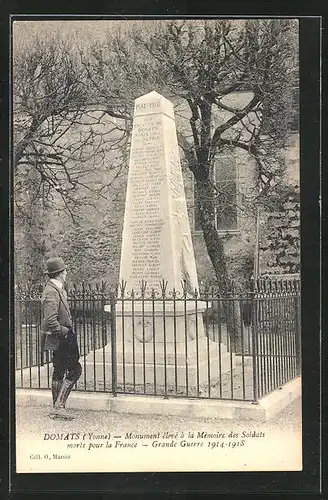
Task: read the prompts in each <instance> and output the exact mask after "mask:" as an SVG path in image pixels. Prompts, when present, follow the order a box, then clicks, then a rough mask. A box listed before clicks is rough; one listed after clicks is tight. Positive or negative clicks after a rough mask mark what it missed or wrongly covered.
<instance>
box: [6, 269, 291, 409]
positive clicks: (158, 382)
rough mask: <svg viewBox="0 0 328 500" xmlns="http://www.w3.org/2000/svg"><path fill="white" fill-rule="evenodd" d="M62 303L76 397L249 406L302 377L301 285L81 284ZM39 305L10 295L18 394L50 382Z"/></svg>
mask: <svg viewBox="0 0 328 500" xmlns="http://www.w3.org/2000/svg"><path fill="white" fill-rule="evenodd" d="M68 300H69V303H70V307H71V311H72V318H73V328H74V331H75V333H76V335H77V338H78V342H79V347H80V353H81V364H82V368H83V370H82V375H81V378H80V379H79V381H78V383H77V385H76V389H77V390H82V391H105V392H111V393H113V394H114V395H115V394H118V393H125V394H146V395H147V394H148V395H155V396H163V397H192V398H211V399H227V400H243V401H257V400H258V399H259V398H261V397H262V396H264V395H265V394H268V393H270V392H272V391H273V390H275V389H276V388H278V387H281V386H282V385H283V384H285V383H286V382H288V381H289V380H292V379H293V378H295V377H296V376H298V375H299V374H300V370H301V365H300V364H301V357H300V282H299V280H281V279H280V280H272V279H271V280H258V281H256V282H251V283H249V285H248V286H247V287H243V289H242V290H237V289H236V288H235V287H230V288H229V291H225V292H224V293H223V292H221V291H220V290H219V288H218V287H217V286H216V285H211V286H206V287H204V288H203V289H202V290H201V291H194V292H192V293H190V291H187V288H186V287H184V288H182V290H180V291H176V290H171V291H168V290H167V285H166V283H165V282H162V283H161V284H160V286H158V287H157V288H156V290H155V289H150V288H149V287H147V284H146V283H141V286H140V288H139V290H131V291H129V290H127V289H126V285H125V284H124V283H122V284H120V285H119V286H118V287H117V288H116V289H115V290H113V289H109V287H107V286H106V285H105V284H104V283H102V284H101V285H99V286H96V287H91V286H85V285H84V284H82V285H81V286H74V287H72V288H71V289H69V290H68ZM40 306H41V304H40V290H35V289H33V290H31V289H28V288H26V289H24V290H23V289H18V290H16V297H15V318H16V320H15V354H16V355H15V363H16V386H17V387H30V388H34V387H35V388H49V387H50V385H51V371H52V365H51V359H49V357H47V358H46V359H45V362H44V363H43V364H42V362H41V355H40V346H41V331H40V320H41V307H40ZM105 309H106V310H105Z"/></svg>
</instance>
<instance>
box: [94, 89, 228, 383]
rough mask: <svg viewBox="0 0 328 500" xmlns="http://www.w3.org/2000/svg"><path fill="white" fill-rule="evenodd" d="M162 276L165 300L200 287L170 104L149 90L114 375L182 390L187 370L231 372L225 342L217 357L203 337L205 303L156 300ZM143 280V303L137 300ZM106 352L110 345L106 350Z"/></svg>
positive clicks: (132, 171)
mask: <svg viewBox="0 0 328 500" xmlns="http://www.w3.org/2000/svg"><path fill="white" fill-rule="evenodd" d="M163 281H164V282H165V284H166V292H165V296H166V297H167V298H168V299H170V298H172V292H174V291H175V292H176V294H177V297H180V298H182V296H183V287H182V283H184V287H185V290H186V291H187V293H188V296H189V297H192V293H193V291H194V290H195V289H198V280H197V272H196V264H195V257H194V251H193V245H192V239H191V232H190V225H189V219H188V213H187V205H186V198H185V191H184V186H183V178H182V171H181V164H180V157H179V149H178V142H177V134H176V127H175V118H174V111H173V105H172V103H171V102H170V101H169V100H167V99H166V98H164V97H163V96H161V95H160V94H158V93H157V92H150V93H149V94H146V95H144V96H141V97H139V98H138V99H136V101H135V108H134V121H133V131H132V140H131V152H130V162H129V172H128V183H127V192H126V204H125V215H124V226H123V236H122V250H121V262H120V282H121V283H124V291H122V290H121V291H120V293H121V294H122V293H124V297H125V299H128V300H125V299H124V300H122V295H121V297H120V293H119V296H118V301H117V305H116V348H117V368H118V373H117V380H118V383H120V382H122V380H123V379H124V383H125V384H130V383H132V382H133V383H134V384H143V383H145V381H146V383H152V382H153V379H155V378H156V384H158V385H161V384H163V383H164V379H165V384H168V385H170V384H175V385H178V386H179V387H183V386H184V385H185V384H186V370H187V372H188V373H187V379H188V385H189V386H193V385H196V383H197V384H202V383H203V382H204V383H205V382H207V381H208V380H209V378H210V379H211V380H215V379H217V377H218V373H219V371H220V373H223V372H224V371H226V370H227V369H228V364H229V363H228V358H229V355H228V354H227V353H226V351H225V350H224V346H222V349H220V353H221V360H219V358H218V349H217V344H215V343H214V342H212V341H211V340H209V339H207V337H206V336H205V334H204V325H203V314H202V313H203V311H204V309H205V303H203V302H201V301H199V300H197V305H196V301H195V300H185V301H184V300H181V301H180V300H179V301H173V300H160V299H161V297H163V289H162V287H161V283H163ZM142 285H144V286H146V290H145V292H146V293H145V297H146V298H148V300H147V301H145V302H142V301H138V297H140V294H141V287H142ZM132 291H133V297H135V299H136V300H133V301H132V300H129V298H131V292H132ZM151 291H153V295H151ZM151 296H152V297H153V298H155V299H156V300H153V301H152V300H149V299H150V297H151ZM157 299H159V300H157ZM105 310H107V311H110V306H106V307H105ZM110 349H111V346H110V344H108V345H107V346H106V350H107V352H108V354H109V353H110ZM100 357H101V355H100ZM209 360H210V361H209ZM123 365H124V368H123ZM219 365H220V366H221V368H220V369H219ZM209 372H210V376H209ZM145 379H146V380H145Z"/></svg>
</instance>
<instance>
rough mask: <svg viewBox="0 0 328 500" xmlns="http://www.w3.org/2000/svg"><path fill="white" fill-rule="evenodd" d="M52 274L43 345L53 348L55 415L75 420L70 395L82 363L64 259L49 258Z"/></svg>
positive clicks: (43, 304)
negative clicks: (71, 310) (69, 408)
mask: <svg viewBox="0 0 328 500" xmlns="http://www.w3.org/2000/svg"><path fill="white" fill-rule="evenodd" d="M46 266H47V270H46V274H47V275H48V276H49V281H48V282H47V284H46V286H45V288H44V291H43V294H42V299H41V307H42V333H43V339H42V344H43V346H42V349H43V350H49V351H52V362H53V374H52V400H53V411H52V413H51V416H52V417H54V418H62V419H65V420H71V419H72V418H74V417H73V416H72V415H70V414H69V413H68V412H67V410H66V409H65V403H66V401H67V398H68V396H69V394H70V392H71V390H72V388H73V386H74V384H75V382H76V381H77V380H78V379H79V377H80V375H81V372H82V367H81V365H80V363H79V358H80V353H79V347H78V344H77V339H76V335H75V334H74V332H73V330H72V318H71V313H70V309H69V305H68V302H67V295H66V291H65V289H64V284H65V281H66V276H67V271H66V266H65V264H64V261H63V260H62V259H61V258H59V257H53V258H51V259H48V260H47V262H46Z"/></svg>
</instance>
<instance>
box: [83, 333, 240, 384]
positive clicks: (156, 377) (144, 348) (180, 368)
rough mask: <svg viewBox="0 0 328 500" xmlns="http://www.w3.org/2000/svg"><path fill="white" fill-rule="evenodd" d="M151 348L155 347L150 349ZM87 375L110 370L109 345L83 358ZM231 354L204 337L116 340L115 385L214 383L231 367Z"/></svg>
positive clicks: (232, 360) (110, 356)
mask: <svg viewBox="0 0 328 500" xmlns="http://www.w3.org/2000/svg"><path fill="white" fill-rule="evenodd" d="M154 347H155V349H154ZM85 363H86V371H87V373H89V372H90V375H89V376H92V375H95V374H96V376H97V373H98V372H99V377H100V378H101V376H102V374H103V372H104V371H105V372H106V373H107V374H111V372H112V352H111V344H107V345H106V346H105V347H104V348H102V349H98V350H96V351H93V352H90V353H89V355H88V356H87V357H86V360H85ZM235 363H236V361H235V354H230V353H229V352H227V348H226V346H225V345H224V344H217V343H215V342H213V341H211V340H209V339H208V338H207V337H202V338H200V339H198V342H195V340H189V341H188V342H187V343H183V342H179V343H175V344H171V343H168V344H165V346H164V344H160V343H157V342H156V344H155V345H154V344H152V343H142V344H141V343H140V342H138V343H133V342H126V343H124V344H123V343H122V342H118V343H117V345H116V365H117V375H116V377H117V385H118V386H124V387H126V386H148V385H151V386H152V387H157V388H163V387H166V388H168V389H169V388H178V389H183V390H185V389H186V387H188V388H197V387H201V386H208V384H216V383H217V382H218V381H219V380H220V378H221V377H222V376H223V375H224V374H226V373H230V372H231V371H232V370H234V368H235Z"/></svg>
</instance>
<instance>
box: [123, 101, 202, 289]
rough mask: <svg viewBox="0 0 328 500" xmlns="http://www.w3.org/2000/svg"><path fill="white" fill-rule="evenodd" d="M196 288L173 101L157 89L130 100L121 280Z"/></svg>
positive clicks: (128, 286)
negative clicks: (132, 109)
mask: <svg viewBox="0 0 328 500" xmlns="http://www.w3.org/2000/svg"><path fill="white" fill-rule="evenodd" d="M162 280H164V281H165V282H167V291H168V292H172V291H173V290H174V289H175V290H176V291H179V290H181V289H182V282H183V281H184V282H185V283H186V284H187V287H188V290H189V291H190V292H191V291H193V290H194V289H195V288H198V280H197V273H196V265H195V257H194V250H193V244H192V240H191V233H190V226H189V219H188V213H187V205H186V198H185V191H184V186H183V178H182V171H181V163H180V157H179V147H178V141H177V135H176V128H175V120H174V111H173V105H172V103H171V102H170V101H169V100H168V99H166V98H165V97H163V96H161V95H160V94H158V93H157V92H150V93H149V94H146V95H144V96H141V97H139V98H138V99H136V101H135V115H134V120H133V130H132V140H131V152H130V162H129V173H128V185H127V192H126V204H125V215H124V226H123V237H122V252H121V264H120V281H124V282H126V290H127V291H131V290H132V289H133V290H135V291H137V290H138V289H140V285H141V282H147V285H148V287H150V288H154V289H156V290H157V291H158V292H160V290H161V288H160V282H161V281H162Z"/></svg>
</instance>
